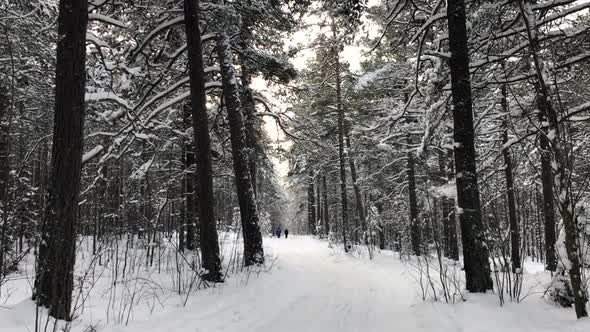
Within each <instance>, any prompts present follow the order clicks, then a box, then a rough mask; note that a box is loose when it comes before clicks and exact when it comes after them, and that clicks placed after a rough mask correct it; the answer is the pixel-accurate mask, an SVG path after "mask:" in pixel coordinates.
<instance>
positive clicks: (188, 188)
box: [180, 103, 198, 250]
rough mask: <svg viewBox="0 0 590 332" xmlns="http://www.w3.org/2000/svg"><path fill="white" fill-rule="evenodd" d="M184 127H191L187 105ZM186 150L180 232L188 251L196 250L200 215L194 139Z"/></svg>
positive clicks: (186, 105)
mask: <svg viewBox="0 0 590 332" xmlns="http://www.w3.org/2000/svg"><path fill="white" fill-rule="evenodd" d="M183 126H184V129H185V130H186V129H188V128H190V126H191V107H190V104H188V103H186V104H185V105H184V106H183ZM184 145H185V148H184V156H183V157H184V158H183V159H184V172H185V173H184V179H183V181H184V203H185V214H184V219H183V221H182V224H183V227H181V229H180V232H181V233H183V234H181V235H182V237H183V238H184V239H185V240H186V241H185V242H184V245H185V246H186V249H188V250H193V249H195V224H196V221H197V218H196V217H197V216H196V214H197V213H198V211H197V209H196V207H197V205H196V204H195V196H196V193H195V174H194V167H195V146H194V144H193V139H192V138H187V139H186V141H185V143H184Z"/></svg>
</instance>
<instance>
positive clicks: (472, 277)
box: [447, 0, 492, 292]
mask: <svg viewBox="0 0 590 332" xmlns="http://www.w3.org/2000/svg"><path fill="white" fill-rule="evenodd" d="M447 20H448V26H449V46H450V52H451V58H450V69H451V92H452V96H453V106H454V107H453V125H454V126H453V128H454V130H453V138H454V148H455V172H456V179H457V203H458V207H459V210H458V211H459V222H460V224H461V237H462V242H463V260H464V265H465V278H466V285H467V287H466V288H467V290H468V291H470V292H485V291H487V290H488V289H491V288H492V278H491V276H490V265H489V261H488V259H489V254H488V249H487V246H486V244H485V232H484V226H483V221H482V218H481V206H480V200H479V188H478V183H477V173H476V166H475V143H474V140H475V133H474V128H473V111H472V105H471V83H470V81H469V53H468V51H467V29H466V17H465V2H464V1H463V0H448V1H447Z"/></svg>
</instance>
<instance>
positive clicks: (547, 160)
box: [538, 111, 557, 272]
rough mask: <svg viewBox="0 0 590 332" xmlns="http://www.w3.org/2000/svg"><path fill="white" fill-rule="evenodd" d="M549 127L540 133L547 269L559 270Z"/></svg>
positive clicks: (543, 117) (543, 119)
mask: <svg viewBox="0 0 590 332" xmlns="http://www.w3.org/2000/svg"><path fill="white" fill-rule="evenodd" d="M538 120H539V123H546V122H547V116H546V115H545V114H544V112H543V111H539V113H538ZM548 133H549V131H548V128H547V129H544V130H543V132H542V133H541V134H540V135H539V148H540V150H541V153H540V154H541V184H542V191H543V201H542V203H543V204H542V205H543V222H544V225H545V259H546V262H545V269H546V270H547V271H553V272H555V271H556V270H557V255H556V252H555V242H556V241H557V236H556V234H555V205H554V195H553V186H554V183H553V169H552V168H551V146H550V143H549V139H548V137H547V134H548Z"/></svg>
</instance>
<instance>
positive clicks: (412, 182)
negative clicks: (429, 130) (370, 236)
mask: <svg viewBox="0 0 590 332" xmlns="http://www.w3.org/2000/svg"><path fill="white" fill-rule="evenodd" d="M408 145H411V141H410V135H408ZM406 156H407V158H408V164H407V168H406V176H407V177H408V198H409V205H410V209H409V213H410V214H409V221H410V242H411V245H412V253H413V254H414V255H416V256H420V254H421V250H420V224H419V221H418V198H417V197H416V174H415V163H414V154H413V152H412V151H408V152H407V154H406Z"/></svg>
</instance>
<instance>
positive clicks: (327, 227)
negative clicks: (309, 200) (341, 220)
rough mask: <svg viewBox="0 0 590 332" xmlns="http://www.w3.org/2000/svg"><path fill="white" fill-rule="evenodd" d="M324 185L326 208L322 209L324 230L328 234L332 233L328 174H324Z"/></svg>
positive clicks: (323, 200)
mask: <svg viewBox="0 0 590 332" xmlns="http://www.w3.org/2000/svg"><path fill="white" fill-rule="evenodd" d="M322 187H323V190H322V191H323V199H322V203H324V208H323V209H322V212H323V217H322V219H323V222H324V231H325V232H326V236H328V235H330V213H329V211H328V184H327V181H326V176H325V175H322Z"/></svg>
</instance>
